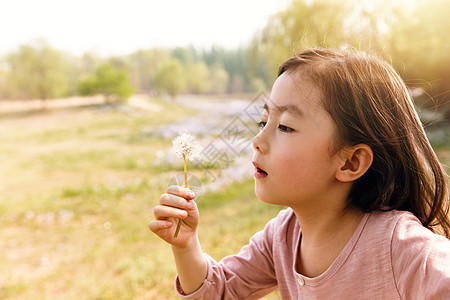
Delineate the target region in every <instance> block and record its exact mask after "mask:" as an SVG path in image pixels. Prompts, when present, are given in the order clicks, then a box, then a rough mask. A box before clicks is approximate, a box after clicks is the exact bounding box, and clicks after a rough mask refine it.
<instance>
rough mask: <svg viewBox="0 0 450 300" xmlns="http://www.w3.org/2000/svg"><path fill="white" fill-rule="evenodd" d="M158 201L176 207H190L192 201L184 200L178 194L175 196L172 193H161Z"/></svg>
mask: <svg viewBox="0 0 450 300" xmlns="http://www.w3.org/2000/svg"><path fill="white" fill-rule="evenodd" d="M159 203H160V204H161V205H168V206H173V207H178V208H184V209H190V208H192V201H191V200H186V199H185V198H182V197H180V196H176V195H173V194H163V195H161V197H160V198H159Z"/></svg>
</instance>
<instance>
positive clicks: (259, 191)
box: [255, 184, 279, 205]
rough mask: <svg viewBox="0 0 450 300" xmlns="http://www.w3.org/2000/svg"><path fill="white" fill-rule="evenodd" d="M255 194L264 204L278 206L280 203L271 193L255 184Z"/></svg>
mask: <svg viewBox="0 0 450 300" xmlns="http://www.w3.org/2000/svg"><path fill="white" fill-rule="evenodd" d="M255 194H256V197H258V199H259V200H261V201H262V202H264V203H267V204H276V205H278V204H279V203H278V201H277V200H276V199H274V197H271V195H270V193H268V192H267V191H265V190H264V189H263V188H261V187H258V185H256V184H255Z"/></svg>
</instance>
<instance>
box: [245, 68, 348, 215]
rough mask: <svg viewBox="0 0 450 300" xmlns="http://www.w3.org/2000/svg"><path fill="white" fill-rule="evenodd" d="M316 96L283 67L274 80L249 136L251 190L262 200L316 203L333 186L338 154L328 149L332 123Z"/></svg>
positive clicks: (295, 204) (326, 196)
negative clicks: (257, 124)
mask: <svg viewBox="0 0 450 300" xmlns="http://www.w3.org/2000/svg"><path fill="white" fill-rule="evenodd" d="M294 76H295V78H294ZM321 97H322V95H321V92H320V90H318V89H317V88H316V87H314V86H313V84H311V83H309V82H308V81H305V80H302V79H300V76H298V75H291V74H288V73H283V74H282V75H281V76H279V77H278V79H277V80H276V81H275V83H274V85H273V88H272V92H271V94H270V100H269V101H268V102H267V103H266V105H265V112H264V113H263V115H262V118H261V123H260V125H261V131H260V133H259V134H258V135H257V136H256V137H255V138H254V140H253V149H254V151H253V164H254V165H255V168H256V172H255V192H256V195H257V196H258V198H260V199H261V200H262V201H264V202H267V203H272V204H279V205H286V206H290V207H292V208H294V207H298V206H304V205H311V204H313V205H316V206H317V205H319V204H320V203H323V204H325V203H326V201H322V200H326V199H330V197H333V193H334V192H336V190H335V189H336V183H337V180H336V178H335V173H336V170H337V169H338V168H339V166H340V165H341V164H342V160H341V159H340V158H339V155H338V154H335V155H332V149H333V140H334V136H335V129H334V125H333V121H332V120H331V117H330V116H329V114H328V113H327V112H326V111H325V110H324V109H323V108H322V105H321V104H320V101H321ZM320 201H322V202H320ZM319 207H320V206H319Z"/></svg>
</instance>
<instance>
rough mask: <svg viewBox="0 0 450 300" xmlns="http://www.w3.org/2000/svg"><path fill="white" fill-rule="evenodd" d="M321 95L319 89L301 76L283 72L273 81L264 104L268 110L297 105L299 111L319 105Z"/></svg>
mask: <svg viewBox="0 0 450 300" xmlns="http://www.w3.org/2000/svg"><path fill="white" fill-rule="evenodd" d="M321 96H322V93H321V91H320V90H319V89H318V88H317V87H316V86H315V85H314V84H312V83H311V82H309V81H308V80H305V79H303V78H302V76H299V75H297V74H289V73H283V74H281V75H280V76H279V77H278V78H277V80H276V81H275V83H274V85H273V88H272V91H271V93H270V98H269V100H268V101H267V103H266V106H267V108H268V109H269V110H270V109H273V110H279V109H278V108H279V107H291V108H293V107H297V108H298V110H299V111H304V110H306V109H308V108H309V107H311V108H317V106H320V107H321V102H320V101H321ZM294 110H295V109H294Z"/></svg>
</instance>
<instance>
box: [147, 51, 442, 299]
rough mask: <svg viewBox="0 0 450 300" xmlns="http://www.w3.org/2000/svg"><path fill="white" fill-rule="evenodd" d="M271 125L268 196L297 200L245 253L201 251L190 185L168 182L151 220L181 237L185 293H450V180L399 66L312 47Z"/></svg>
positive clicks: (287, 73) (278, 91)
mask: <svg viewBox="0 0 450 300" xmlns="http://www.w3.org/2000/svg"><path fill="white" fill-rule="evenodd" d="M260 126H261V130H260V133H259V134H258V135H257V136H256V137H255V138H254V140H253V149H254V155H253V164H254V166H255V175H254V177H255V192H256V195H257V196H258V197H259V198H260V199H261V200H262V201H264V202H267V203H273V204H278V205H285V206H288V207H289V208H288V209H286V210H283V211H281V212H280V213H279V214H278V216H277V217H276V218H274V219H272V220H271V221H270V222H269V223H268V224H267V225H266V227H265V228H264V230H263V231H261V232H258V233H256V234H255V235H254V236H253V237H252V238H251V240H250V242H249V244H248V245H247V246H245V247H243V248H242V249H241V251H240V252H239V254H237V255H232V256H228V257H225V258H224V259H222V260H221V261H220V262H219V263H217V262H215V261H214V260H213V259H212V258H211V257H209V256H207V255H206V254H203V253H202V250H201V248H200V243H199V240H198V237H197V226H198V219H199V213H198V210H197V206H196V204H195V202H194V201H190V200H191V199H193V198H194V195H193V193H192V192H191V191H189V190H188V189H184V188H181V187H176V186H171V187H169V188H168V190H167V194H164V195H162V196H161V198H160V203H159V205H157V206H156V207H155V208H154V215H155V218H156V220H155V221H152V222H151V223H150V225H149V227H150V229H151V230H152V231H153V232H154V233H155V234H157V235H158V236H159V237H161V238H162V239H163V240H165V241H167V242H168V243H170V244H171V245H172V251H173V254H174V257H175V262H176V265H177V269H178V277H177V279H176V289H177V291H178V293H179V294H180V295H181V296H182V297H185V298H189V299H257V298H260V297H262V296H264V295H266V294H268V293H270V292H271V291H273V290H274V289H275V288H276V287H278V288H279V291H280V295H281V297H282V298H283V299H330V298H331V299H354V298H358V299H449V298H450V242H449V240H448V237H449V233H450V226H449V219H448V204H449V189H448V177H447V175H446V174H445V171H444V170H443V168H442V166H441V165H440V164H439V162H438V159H437V157H436V155H435V153H434V152H433V149H432V148H431V146H430V143H429V142H428V140H427V137H426V135H425V132H424V130H423V127H422V125H421V122H420V120H419V117H418V116H417V113H416V112H415V110H414V106H413V103H412V100H411V98H410V96H409V95H408V91H407V88H406V86H405V84H404V83H403V81H402V80H401V78H400V77H399V75H398V74H397V73H396V72H395V71H394V69H393V68H392V67H391V66H390V65H388V64H387V63H386V62H384V61H382V60H380V59H377V58H373V57H369V56H367V55H364V54H362V53H356V52H352V51H339V50H328V49H313V50H306V51H304V52H302V53H299V54H298V55H295V56H294V57H292V58H290V59H288V60H287V61H286V62H284V63H283V64H282V65H281V67H280V69H279V76H278V78H277V80H276V81H275V83H274V86H273V89H272V92H271V94H270V100H269V101H268V102H267V103H266V105H265V112H264V113H263V115H262V120H261V122H260ZM178 218H182V219H183V226H182V229H181V232H180V235H179V236H178V237H177V238H174V237H173V234H174V230H175V228H174V227H176V226H174V225H175V224H176V220H177V219H178ZM433 232H440V233H442V234H443V235H445V237H444V236H441V235H437V234H435V233H433ZM446 237H447V238H446Z"/></svg>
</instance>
